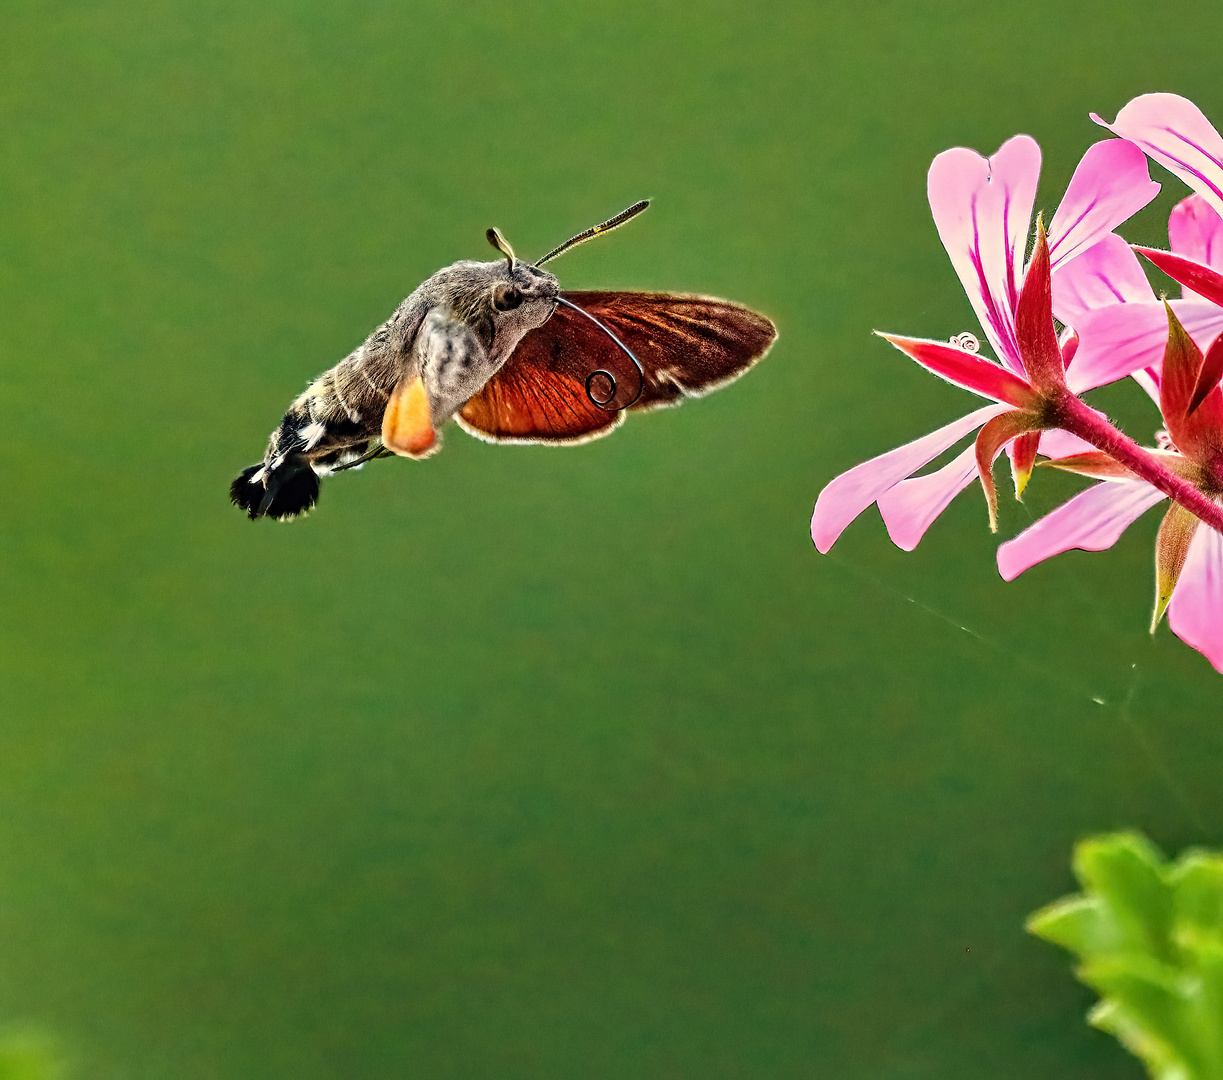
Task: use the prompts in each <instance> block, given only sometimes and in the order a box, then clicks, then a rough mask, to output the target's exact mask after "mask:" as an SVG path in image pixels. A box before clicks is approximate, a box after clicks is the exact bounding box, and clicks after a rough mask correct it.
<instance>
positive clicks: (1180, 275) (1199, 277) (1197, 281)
mask: <svg viewBox="0 0 1223 1080" xmlns="http://www.w3.org/2000/svg"><path fill="white" fill-rule="evenodd" d="M1134 250H1135V251H1137V252H1138V253H1139V254H1140V255H1145V256H1146V257H1147V258H1148V259H1150V260H1151V262H1153V263H1154V264H1155V265H1156V266H1158V267H1159V268H1160V269H1161V270H1162V271H1163V272H1164V273H1165V274H1167V275H1168V277H1170V278H1172V279H1173V280H1174V281H1179V282H1180V283H1181V284H1182V285H1184V286H1185V288H1186V289H1192V290H1193V291H1194V292H1195V293H1197V294H1198V295H1199V296H1201V297H1202V298H1203V299H1206V300H1209V301H1210V302H1211V303H1212V304H1218V305H1220V306H1221V307H1223V274H1220V273H1219V271H1218V270H1213V269H1211V268H1210V267H1209V266H1207V265H1205V263H1200V262H1194V260H1193V259H1186V258H1185V257H1184V256H1183V255H1175V254H1173V253H1172V252H1171V251H1160V250H1159V249H1158V248H1147V247H1139V246H1138V245H1137V244H1135V245H1134Z"/></svg>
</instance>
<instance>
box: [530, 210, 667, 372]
mask: <svg viewBox="0 0 1223 1080" xmlns="http://www.w3.org/2000/svg"><path fill="white" fill-rule="evenodd" d="M649 205H650V200H649V199H642V200H641V202H635V203H633V205H632V206H630V207H629V208H628V209H627V210H621V211H620V213H618V214H617V215H616V216H615V217H610V218H608V219H607V220H606V221H604V222H601V223H600V224H598V225H592V226H591V227H590V228H589V229H585V230H583V231H582V232H580V233H578V234H577V236H571V237H569V239H568V240H566V241H565V242H564V243H563V244H561V246H560V247H554V248H553V249H552V250H551V251H549V252H548V254H547V255H545V256H544V257H543V258H542V259H537V260H536V261H535V265H536V266H543V264H544V263H546V262H548V261H549V260H551V259H555V258H556V257H557V256H559V255H564V254H565V252H566V251H568V250H569V249H570V248H575V247H577V246H578V245H579V244H584V243H586V241H587V240H593V239H594V238H595V237H596V236H602V235H603V233H609V232H611V231H612V229H618V228H620V226H621V225H623V224H625V223H626V222H629V221H632V220H633V218H635V217H636V216H637V215H638V214H640V213H641V212H642V211H643V210H644V209H645V208H646V207H647V206H649ZM578 310H579V311H581V310H582V309H581V308H578ZM583 314H585V312H583ZM592 318H593V316H592ZM595 321H596V322H597V321H598V320H597V319H596V320H595ZM599 325H600V326H602V323H600V324H599ZM603 329H605V330H606V329H607V327H603ZM608 333H609V334H610V333H611V331H610V330H608ZM613 336H614V335H613ZM621 348H623V346H621ZM626 351H627V350H626ZM629 355H630V356H631V355H632V354H631V353H630V354H629ZM633 363H637V361H636V359H635V358H634V360H633ZM637 366H638V367H640V366H641V365H640V364H638V365H637Z"/></svg>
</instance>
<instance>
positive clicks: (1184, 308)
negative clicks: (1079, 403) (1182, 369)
mask: <svg viewBox="0 0 1223 1080" xmlns="http://www.w3.org/2000/svg"><path fill="white" fill-rule="evenodd" d="M1172 308H1173V310H1174V311H1175V312H1176V317H1177V318H1178V319H1180V321H1181V324H1182V325H1183V326H1184V327H1185V329H1186V330H1188V331H1189V335H1190V337H1192V338H1193V339H1194V340H1195V341H1213V340H1214V339H1215V337H1216V336H1217V335H1218V334H1219V333H1220V332H1223V309H1221V308H1218V307H1216V306H1215V305H1214V304H1211V303H1208V302H1207V301H1205V300H1173V301H1172ZM1075 329H1076V330H1077V331H1078V332H1079V351H1078V352H1077V353H1076V354H1075V357H1074V363H1073V364H1071V365H1070V368H1069V369H1068V370H1067V372H1066V382H1067V383H1068V384H1069V386H1070V389H1071V390H1073V391H1074V392H1075V393H1076V394H1081V393H1083V392H1084V391H1085V390H1091V389H1092V388H1093V387H1096V386H1103V385H1105V384H1106V383H1110V382H1114V381H1115V380H1117V379H1121V378H1124V377H1125V376H1126V375H1131V374H1133V373H1134V372H1136V371H1138V370H1140V369H1142V368H1146V367H1158V366H1159V364H1160V363H1161V362H1162V360H1163V356H1164V346H1165V345H1166V344H1167V342H1168V316H1167V313H1166V312H1165V311H1164V306H1163V304H1162V303H1160V302H1158V301H1144V302H1141V303H1139V302H1131V303H1128V304H1115V305H1114V306H1112V307H1107V308H1098V309H1097V310H1095V311H1092V312H1089V313H1088V314H1087V315H1085V316H1083V317H1082V318H1081V319H1080V320H1079V323H1078V325H1077V326H1076V327H1075Z"/></svg>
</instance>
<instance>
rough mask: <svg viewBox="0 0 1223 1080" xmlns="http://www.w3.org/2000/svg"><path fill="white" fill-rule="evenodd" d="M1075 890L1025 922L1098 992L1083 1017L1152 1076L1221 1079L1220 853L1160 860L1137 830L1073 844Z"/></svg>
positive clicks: (1222, 924) (1222, 910)
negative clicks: (1071, 959)
mask: <svg viewBox="0 0 1223 1080" xmlns="http://www.w3.org/2000/svg"><path fill="white" fill-rule="evenodd" d="M1074 870H1075V875H1076V876H1077V877H1078V879H1079V881H1080V882H1081V883H1082V885H1083V892H1082V893H1081V894H1077V895H1075V896H1069V897H1065V898H1063V899H1062V900H1058V901H1056V902H1055V903H1053V904H1050V905H1049V906H1047V907H1045V908H1042V909H1041V910H1040V911H1037V912H1035V913H1034V914H1033V915H1031V916H1030V917H1029V919H1028V923H1027V927H1028V929H1029V930H1030V931H1031V932H1032V933H1033V934H1036V935H1038V936H1039V937H1042V938H1044V939H1045V940H1047V941H1051V942H1054V943H1055V944H1057V945H1060V946H1062V947H1063V948H1065V949H1068V950H1070V951H1071V952H1073V953H1075V954H1077V955H1078V956H1079V957H1080V958H1081V960H1082V963H1081V965H1080V966H1079V968H1078V970H1077V972H1076V974H1077V975H1078V977H1079V978H1080V979H1081V980H1082V981H1083V982H1084V983H1086V984H1087V985H1088V986H1090V987H1092V988H1093V989H1094V990H1095V991H1096V992H1097V993H1098V994H1099V995H1100V1001H1099V1003H1098V1004H1097V1005H1096V1006H1095V1007H1094V1008H1093V1009H1092V1011H1091V1013H1090V1015H1089V1020H1090V1022H1091V1023H1092V1024H1094V1025H1095V1026H1096V1027H1098V1028H1100V1029H1102V1030H1104V1031H1108V1032H1110V1033H1111V1034H1113V1035H1115V1036H1116V1037H1117V1038H1118V1039H1119V1040H1120V1041H1121V1043H1122V1044H1123V1045H1124V1046H1125V1047H1126V1048H1127V1049H1129V1050H1130V1051H1131V1052H1133V1053H1134V1054H1136V1055H1137V1056H1138V1057H1139V1058H1141V1059H1142V1061H1143V1063H1144V1064H1145V1065H1146V1067H1147V1070H1148V1071H1149V1072H1150V1074H1151V1075H1152V1076H1153V1077H1156V1078H1157V1080H1223V857H1221V856H1220V855H1218V854H1216V853H1212V852H1206V851H1193V852H1188V853H1186V854H1185V855H1183V856H1182V857H1181V858H1180V860H1179V861H1178V862H1176V863H1175V864H1172V865H1169V864H1168V863H1166V862H1165V861H1164V859H1163V857H1162V856H1161V855H1160V853H1159V851H1158V849H1157V848H1156V847H1155V846H1154V845H1153V844H1151V842H1150V841H1149V840H1147V839H1146V838H1145V837H1143V836H1140V835H1138V834H1137V833H1115V834H1112V835H1107V836H1098V837H1093V838H1091V839H1089V840H1085V841H1083V842H1082V843H1081V844H1079V845H1078V846H1077V848H1076V850H1075V856H1074Z"/></svg>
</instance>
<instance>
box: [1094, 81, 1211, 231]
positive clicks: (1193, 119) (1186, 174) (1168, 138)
mask: <svg viewBox="0 0 1223 1080" xmlns="http://www.w3.org/2000/svg"><path fill="white" fill-rule="evenodd" d="M1091 118H1092V119H1093V120H1094V121H1095V122H1096V123H1097V124H1100V125H1101V126H1103V127H1106V128H1108V129H1109V130H1110V131H1112V132H1115V133H1116V134H1118V135H1120V136H1121V137H1122V138H1123V139H1129V140H1130V142H1133V143H1137V144H1138V146H1139V147H1141V149H1142V150H1143V151H1144V152H1145V153H1146V154H1148V155H1150V156H1151V157H1152V158H1154V159H1155V160H1156V161H1158V162H1159V163H1160V164H1161V165H1162V166H1163V167H1164V168H1165V169H1168V170H1170V171H1171V172H1174V173H1176V175H1177V176H1179V177H1180V178H1181V179H1182V180H1184V181H1185V183H1186V184H1188V185H1189V186H1190V187H1191V188H1193V190H1194V191H1196V192H1197V193H1198V194H1199V195H1201V196H1202V198H1204V199H1205V200H1206V201H1207V202H1208V203H1210V205H1211V206H1212V207H1214V209H1215V212H1216V213H1218V214H1223V138H1220V136H1219V133H1218V132H1217V131H1216V130H1215V129H1214V125H1212V124H1211V122H1210V121H1209V120H1207V119H1206V117H1205V115H1204V114H1203V112H1202V110H1201V109H1199V108H1198V107H1197V106H1196V105H1195V104H1194V103H1193V102H1192V101H1190V100H1189V99H1188V98H1183V97H1181V96H1180V95H1178V94H1143V95H1142V96H1141V97H1136V98H1134V100H1133V101H1131V102H1130V103H1129V104H1128V105H1126V107H1125V108H1124V109H1122V110H1121V111H1120V112H1119V113H1117V119H1116V120H1114V121H1113V122H1112V123H1111V124H1107V123H1105V122H1104V121H1103V120H1101V119H1100V117H1098V116H1097V115H1096V114H1095V113H1092V114H1091Z"/></svg>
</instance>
